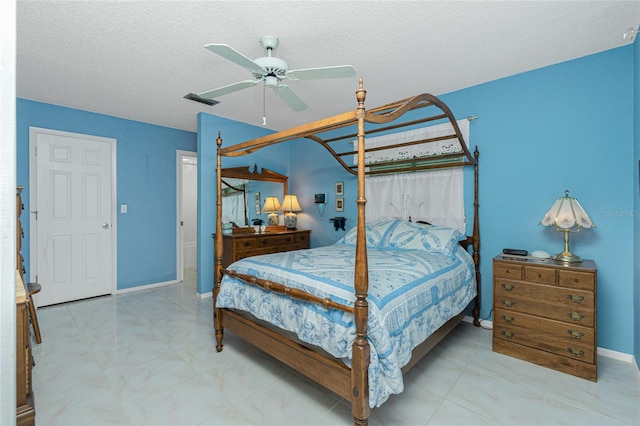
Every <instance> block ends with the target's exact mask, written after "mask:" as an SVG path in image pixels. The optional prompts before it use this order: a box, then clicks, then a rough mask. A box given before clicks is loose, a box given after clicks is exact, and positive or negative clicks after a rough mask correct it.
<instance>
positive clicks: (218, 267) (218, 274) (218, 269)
mask: <svg viewBox="0 0 640 426" xmlns="http://www.w3.org/2000/svg"><path fill="white" fill-rule="evenodd" d="M216 144H217V146H218V147H217V150H216V180H217V190H216V237H215V243H214V248H213V250H214V253H215V263H214V267H213V268H214V269H213V273H214V281H213V323H214V329H215V333H216V350H217V351H218V352H220V351H221V350H222V338H223V337H224V327H223V324H222V311H221V310H220V309H219V308H216V300H217V299H218V293H219V292H220V282H221V281H222V251H223V245H222V163H221V161H220V148H221V147H222V138H221V137H220V132H218V137H217V138H216Z"/></svg>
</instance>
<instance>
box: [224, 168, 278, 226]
mask: <svg viewBox="0 0 640 426" xmlns="http://www.w3.org/2000/svg"><path fill="white" fill-rule="evenodd" d="M220 177H221V178H233V179H242V180H257V181H262V182H275V183H281V184H282V193H283V197H284V196H285V195H287V194H288V193H289V176H287V175H283V174H281V173H278V172H274V171H273V170H269V169H267V168H264V167H263V168H262V172H258V165H257V164H254V165H253V171H252V170H251V166H240V167H229V168H226V169H220ZM246 208H247V206H245V209H246ZM246 214H247V211H245V215H246ZM246 217H249V216H248V215H246ZM246 226H247V228H246V229H251V230H253V228H252V227H251V226H250V225H249V224H248V223H247V224H246Z"/></svg>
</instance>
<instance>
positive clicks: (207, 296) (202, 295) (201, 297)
mask: <svg viewBox="0 0 640 426" xmlns="http://www.w3.org/2000/svg"><path fill="white" fill-rule="evenodd" d="M196 295H197V296H198V297H199V298H200V299H207V298H209V297H213V291H210V292H208V293H196Z"/></svg>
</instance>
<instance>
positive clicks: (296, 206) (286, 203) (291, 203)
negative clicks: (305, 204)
mask: <svg viewBox="0 0 640 426" xmlns="http://www.w3.org/2000/svg"><path fill="white" fill-rule="evenodd" d="M282 210H283V211H284V212H285V214H284V226H285V228H287V229H296V225H297V222H298V218H297V216H296V214H295V213H294V212H299V211H302V209H301V208H300V203H298V197H297V196H295V195H291V194H289V195H285V196H284V200H282Z"/></svg>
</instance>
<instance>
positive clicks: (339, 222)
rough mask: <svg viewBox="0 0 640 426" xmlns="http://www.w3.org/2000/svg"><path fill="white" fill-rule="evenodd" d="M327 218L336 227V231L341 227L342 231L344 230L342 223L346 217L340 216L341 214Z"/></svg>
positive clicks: (343, 223)
mask: <svg viewBox="0 0 640 426" xmlns="http://www.w3.org/2000/svg"><path fill="white" fill-rule="evenodd" d="M329 220H330V221H332V222H333V227H334V228H335V229H336V231H337V230H338V229H342V230H343V231H344V230H345V229H344V225H345V222H346V221H347V218H346V217H342V216H339V217H332V218H331V219H329Z"/></svg>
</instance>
